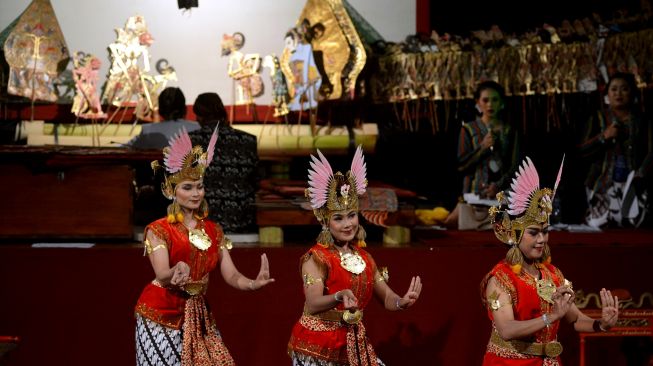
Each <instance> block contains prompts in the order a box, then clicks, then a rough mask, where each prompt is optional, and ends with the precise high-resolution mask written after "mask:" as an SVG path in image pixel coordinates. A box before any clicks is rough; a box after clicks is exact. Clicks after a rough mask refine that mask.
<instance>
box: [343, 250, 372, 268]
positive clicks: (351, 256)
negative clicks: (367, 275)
mask: <svg viewBox="0 0 653 366" xmlns="http://www.w3.org/2000/svg"><path fill="white" fill-rule="evenodd" d="M338 253H339V254H340V266H341V267H342V268H344V269H346V270H347V271H349V272H351V273H353V274H361V273H362V272H363V271H364V270H365V266H366V264H365V261H364V260H363V257H361V256H360V254H358V252H353V253H344V252H341V251H339V250H338Z"/></svg>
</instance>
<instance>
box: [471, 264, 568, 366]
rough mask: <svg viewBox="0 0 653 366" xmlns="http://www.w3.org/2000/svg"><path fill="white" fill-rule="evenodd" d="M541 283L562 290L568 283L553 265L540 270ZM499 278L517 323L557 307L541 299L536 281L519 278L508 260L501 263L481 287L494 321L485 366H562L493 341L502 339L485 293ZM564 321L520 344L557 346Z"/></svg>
mask: <svg viewBox="0 0 653 366" xmlns="http://www.w3.org/2000/svg"><path fill="white" fill-rule="evenodd" d="M539 270H540V274H541V281H551V282H552V283H553V284H554V285H555V287H558V286H561V285H562V284H563V283H564V281H565V279H564V276H563V275H562V272H560V270H559V269H558V268H556V267H555V266H553V265H551V264H542V265H540V267H539ZM493 277H494V278H495V279H496V281H497V284H498V285H499V287H500V288H501V289H502V290H503V291H505V292H506V293H507V294H508V295H509V296H510V299H511V304H507V305H505V306H512V311H513V314H514V317H515V320H517V321H525V320H530V319H535V318H538V317H541V316H542V314H545V313H551V312H553V304H551V303H549V302H547V301H546V300H544V299H542V298H541V297H540V296H538V293H537V281H536V279H535V278H534V277H533V276H531V275H529V274H528V273H526V271H520V273H519V274H515V273H514V272H513V270H512V269H511V268H510V265H509V264H508V263H507V262H506V261H505V260H504V261H501V262H499V263H498V264H497V265H496V266H495V267H494V268H493V269H492V270H491V271H490V272H489V273H488V274H487V275H486V276H485V278H484V280H483V282H482V283H481V288H480V290H481V298H482V301H483V303H484V304H485V305H486V308H487V309H488V317H489V318H490V320H491V321H492V335H491V337H490V342H488V346H487V350H486V352H485V357H484V358H483V365H484V366H493V365H515V366H536V365H537V366H541V365H545V366H554V365H560V358H559V357H547V356H535V355H528V354H524V353H520V352H517V351H515V350H514V349H511V348H507V347H503V346H501V345H497V342H493V340H492V339H493V338H496V337H498V336H499V335H498V333H497V330H496V327H495V325H494V317H493V314H492V310H491V309H490V307H489V305H488V304H487V301H486V295H485V291H486V288H487V284H488V281H489V280H490V278H493ZM559 325H560V321H556V322H553V323H552V324H551V326H549V327H544V328H543V329H541V330H539V331H537V332H535V334H533V335H531V336H529V337H525V338H523V339H520V340H519V341H523V342H528V343H549V342H556V341H557V335H558V328H559Z"/></svg>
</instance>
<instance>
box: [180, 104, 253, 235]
mask: <svg viewBox="0 0 653 366" xmlns="http://www.w3.org/2000/svg"><path fill="white" fill-rule="evenodd" d="M193 112H194V113H195V115H196V116H197V121H198V122H199V123H200V125H201V128H200V129H199V130H196V131H193V132H190V133H189V135H190V137H191V140H192V142H193V145H201V146H207V145H208V143H209V140H210V139H211V135H212V134H213V130H214V129H215V126H216V125H218V126H219V127H218V142H217V144H216V147H215V155H214V157H213V162H211V165H210V166H209V167H208V168H207V170H206V172H205V173H204V185H205V186H206V188H207V189H206V197H205V198H206V200H207V202H208V204H209V217H210V218H211V220H214V221H216V222H218V223H219V224H220V225H222V228H223V229H224V232H225V233H227V234H234V233H238V234H241V233H255V232H258V227H257V225H256V206H255V200H256V191H257V189H258V183H259V178H258V174H257V165H258V152H257V141H256V136H254V135H252V134H249V133H246V132H243V131H240V130H236V129H234V128H232V127H231V126H230V125H229V122H228V121H227V111H226V110H225V108H224V105H223V104H222V100H221V99H220V96H218V94H216V93H203V94H200V95H198V96H197V99H195V104H194V105H193Z"/></svg>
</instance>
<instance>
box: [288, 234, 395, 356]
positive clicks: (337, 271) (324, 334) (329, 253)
mask: <svg viewBox="0 0 653 366" xmlns="http://www.w3.org/2000/svg"><path fill="white" fill-rule="evenodd" d="M353 249H354V250H355V251H356V252H357V253H358V254H359V255H360V256H361V258H362V259H363V261H364V262H365V264H366V265H365V269H364V270H363V272H361V273H360V274H354V273H351V272H349V271H347V270H346V269H344V268H343V267H342V266H341V265H340V255H339V252H338V250H337V249H336V248H335V247H333V245H330V246H328V247H324V246H322V245H320V244H317V245H315V246H313V247H312V248H311V249H310V250H309V251H308V252H307V253H306V254H304V256H302V259H301V263H302V264H303V263H304V262H305V261H307V260H309V259H310V258H312V259H313V260H314V261H315V262H316V263H317V264H318V266H320V267H321V268H323V269H324V273H326V274H327V277H326V278H325V279H323V283H324V294H325V295H332V294H335V293H336V292H338V291H340V290H344V289H351V291H352V292H353V293H354V296H356V298H357V299H358V305H359V309H360V310H361V311H363V309H365V307H366V306H367V304H368V303H369V301H370V300H371V298H372V294H373V290H374V283H375V280H374V276H375V273H376V271H377V269H376V264H375V263H374V260H373V259H372V257H371V256H370V254H369V253H367V252H366V251H365V250H363V249H361V248H358V247H353ZM333 310H336V311H342V310H344V307H343V304H342V303H339V304H338V306H336V307H335V308H334V309H332V310H329V311H325V312H323V313H318V314H309V313H307V312H304V314H302V316H301V318H300V319H299V321H297V323H296V324H295V326H294V327H293V330H292V333H291V336H290V341H289V342H288V354H289V355H290V357H291V358H292V360H293V364H294V365H320V366H323V365H351V366H357V365H361V366H362V365H383V363H379V360H378V358H377V356H376V354H375V352H374V349H373V347H372V345H371V343H370V341H369V338H367V335H366V332H365V326H364V325H363V322H362V321H360V322H358V323H357V324H348V323H345V322H344V321H342V320H341V319H340V320H339V319H334V318H332V319H328V320H326V318H327V317H326V315H325V314H327V313H332V314H333Z"/></svg>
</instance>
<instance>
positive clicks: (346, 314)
mask: <svg viewBox="0 0 653 366" xmlns="http://www.w3.org/2000/svg"><path fill="white" fill-rule="evenodd" d="M312 316H314V317H316V318H319V319H321V320H326V321H329V322H340V321H343V322H345V323H348V324H357V323H358V322H360V321H361V319H363V311H362V310H356V311H349V310H327V311H323V312H321V313H317V314H312Z"/></svg>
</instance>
